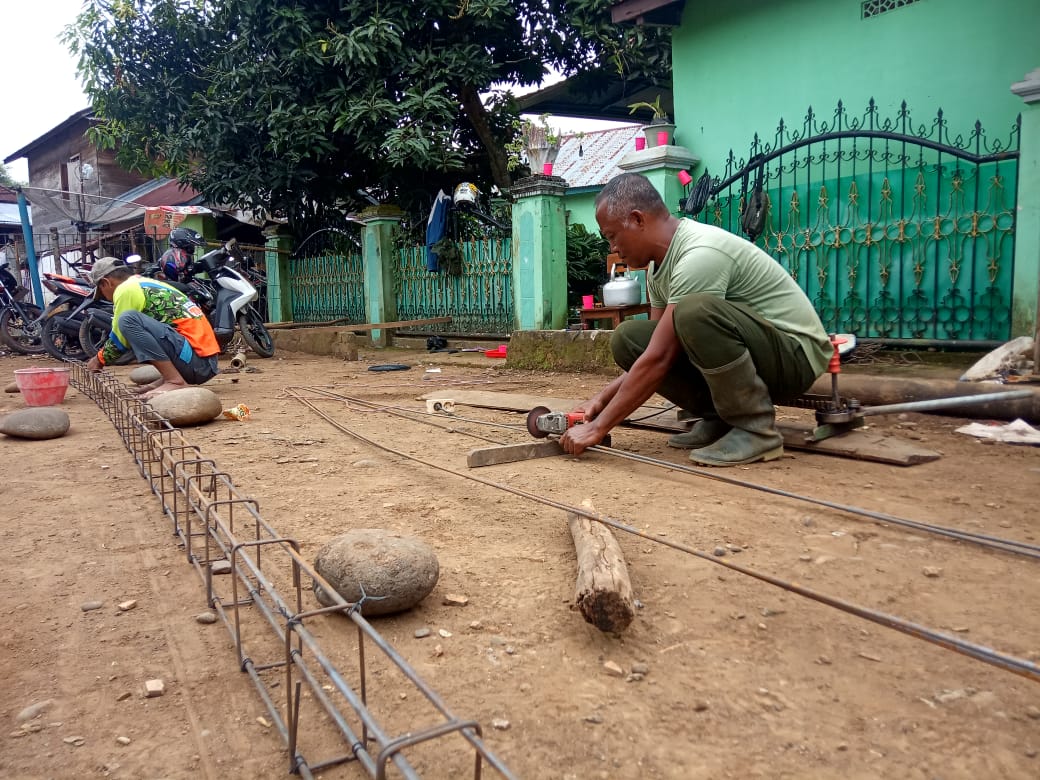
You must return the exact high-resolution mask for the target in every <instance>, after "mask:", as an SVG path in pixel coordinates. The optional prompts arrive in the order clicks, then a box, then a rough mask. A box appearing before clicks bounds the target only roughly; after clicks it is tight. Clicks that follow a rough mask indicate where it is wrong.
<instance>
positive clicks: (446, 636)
mask: <svg viewBox="0 0 1040 780" xmlns="http://www.w3.org/2000/svg"><path fill="white" fill-rule="evenodd" d="M437 633H438V634H440V635H441V636H442V637H444V638H445V639H447V638H448V637H450V636H451V632H450V631H446V630H444V629H443V628H439V629H437Z"/></svg>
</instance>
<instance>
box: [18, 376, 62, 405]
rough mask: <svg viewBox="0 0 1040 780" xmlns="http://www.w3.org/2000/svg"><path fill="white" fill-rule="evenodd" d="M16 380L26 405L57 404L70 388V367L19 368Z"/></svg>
mask: <svg viewBox="0 0 1040 780" xmlns="http://www.w3.org/2000/svg"><path fill="white" fill-rule="evenodd" d="M14 381H15V384H17V385H18V390H19V392H21V394H22V398H23V399H24V400H25V404H26V406H57V405H58V404H60V403H61V402H62V401H64V400H65V391H66V390H68V389H69V369H67V368H19V369H17V370H16V371H15V372H14Z"/></svg>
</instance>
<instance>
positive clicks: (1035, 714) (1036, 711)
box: [1026, 704, 1040, 720]
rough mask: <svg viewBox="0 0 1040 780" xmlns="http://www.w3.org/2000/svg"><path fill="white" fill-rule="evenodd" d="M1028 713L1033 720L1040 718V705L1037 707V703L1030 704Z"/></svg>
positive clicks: (1027, 708) (1027, 709)
mask: <svg viewBox="0 0 1040 780" xmlns="http://www.w3.org/2000/svg"><path fill="white" fill-rule="evenodd" d="M1026 715H1028V716H1029V717H1030V718H1031V719H1033V720H1040V707H1037V706H1036V705H1035V704H1030V705H1029V706H1028V707H1026Z"/></svg>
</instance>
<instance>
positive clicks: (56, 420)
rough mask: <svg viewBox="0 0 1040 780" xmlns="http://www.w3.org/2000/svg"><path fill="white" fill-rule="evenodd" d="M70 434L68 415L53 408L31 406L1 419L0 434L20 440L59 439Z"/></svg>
mask: <svg viewBox="0 0 1040 780" xmlns="http://www.w3.org/2000/svg"><path fill="white" fill-rule="evenodd" d="M68 432H69V416H68V414H66V413H65V412H63V411H62V410H61V409H55V408H54V407H53V406H30V407H29V408H28V409H19V410H18V411H17V412H11V413H10V414H9V415H7V416H5V417H3V418H2V419H0V433H3V434H5V435H7V436H14V437H15V438H18V439H57V438H58V437H59V436H64V435H65V434H66V433H68Z"/></svg>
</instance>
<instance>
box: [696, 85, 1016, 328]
mask: <svg viewBox="0 0 1040 780" xmlns="http://www.w3.org/2000/svg"><path fill="white" fill-rule="evenodd" d="M1020 128H1021V118H1019V120H1018V121H1016V122H1015V124H1014V125H1013V126H1012V127H1011V128H1010V136H1009V139H1008V140H1006V141H1005V140H1003V139H998V140H988V139H987V138H986V135H985V133H984V132H983V129H982V125H981V123H979V122H976V123H975V127H974V128H973V129H972V131H971V132H970V133H968V134H967V136H964V135H957V136H954V137H952V138H951V136H950V132H949V129H948V128H947V124H946V119H945V118H944V117H943V114H942V112H941V111H940V112H939V113H938V114H937V116H936V117H935V118H934V119H933V120H932V121H931V122H930V123H929V124H925V125H921V126H914V124H913V123H912V122H911V118H910V112H909V110H908V109H907V107H906V104H905V103H904V104H903V105H902V107H901V109H900V111H899V113H898V115H897V117H896V118H895V119H894V120H882V119H881V118H879V116H878V112H877V107H876V105H875V104H874V101H873V100H871V101H870V104H869V106H868V108H867V110H866V112H865V113H864V114H863V115H862V116H861V117H853V118H850V117H848V116H847V115H846V113H845V109H844V107H843V106H842V104H841V103H839V104H838V106H837V109H836V110H835V113H834V115H833V117H832V118H831V119H830V120H829V121H820V120H819V118H818V117H817V116H816V115H815V114H814V113H813V111H812V109H811V108H810V109H809V111H808V113H807V114H806V117H805V120H804V122H803V125H802V127H801V128H800V129H798V128H789V127H787V126H786V125H785V124H784V122H783V121H782V120H781V122H780V124H779V126H778V127H777V131H776V135H775V138H774V140H773V141H772V142H771V143H768V142H764V141H762V140H761V139H760V138H759V137H758V136H757V135H756V136H755V138H754V140H753V141H752V143H751V150H750V153H749V156H748V158H747V160H746V161H745V160H740V161H738V160H736V159H735V158H734V156H733V153H732V152H731V153H730V156H729V159H728V160H727V162H726V168H725V173H724V175H723V176H721V177H715V178H712V177H711V176H710V175H708V174H705V176H704V177H702V181H701V182H698V186H695V187H694V189H693V192H692V193H691V195H690V197H688V198H687V199H685V200H684V201H683V204H682V208H683V210H684V211H685V212H686V213H689V214H692V215H694V216H696V215H698V214H700V212H701V210H702V209H703V211H704V213H703V214H700V218H701V219H702V221H705V222H708V223H711V224H715V225H719V226H721V227H723V228H726V229H727V230H730V231H732V232H738V231H740V230H741V225H742V220H741V216H742V214H743V213H744V208H745V204H746V203H748V201H752V202H754V200H755V198H754V194H755V193H756V190H757V191H758V192H760V193H761V194H762V195H764V196H765V199H766V201H765V202H766V210H765V219H764V222H760V224H759V225H758V227H759V229H760V230H761V234H760V236H755V235H754V234H752V235H750V236H749V237H750V238H752V240H755V239H756V238H757V243H758V245H759V246H761V247H762V248H763V249H765V250H766V251H767V252H769V253H770V254H771V255H772V256H773V257H775V258H776V259H777V261H778V262H780V263H781V264H782V265H783V266H784V267H785V268H786V269H787V270H788V271H789V272H790V273H791V276H792V277H793V278H794V279H795V280H796V281H797V282H798V283H799V285H800V286H801V287H802V289H803V290H805V292H806V293H807V294H808V296H809V298H810V299H811V300H812V301H813V303H814V305H815V307H816V310H817V312H818V313H819V315H820V318H821V319H822V320H823V324H824V327H825V328H827V330H828V331H831V332H847V333H855V334H856V335H857V336H859V337H861V338H877V339H884V340H911V339H912V340H923V341H926V342H934V343H936V344H940V343H948V342H954V343H959V344H966V343H968V342H973V341H976V342H1003V341H1006V340H1007V339H1008V338H1009V337H1010V319H1011V300H1012V280H1013V278H1014V266H1013V257H1014V239H1015V200H1016V198H1015V194H1016V189H1017V183H1018V144H1019V138H1020ZM705 196H706V197H707V200H706V203H705V202H704V201H703V199H704V197H705ZM698 200H700V201H701V202H696V201H698ZM751 222H752V226H751V229H752V230H754V229H755V226H754V224H753V222H754V221H753V220H752V221H751ZM744 224H745V225H747V224H748V222H744ZM745 232H746V231H745Z"/></svg>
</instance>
